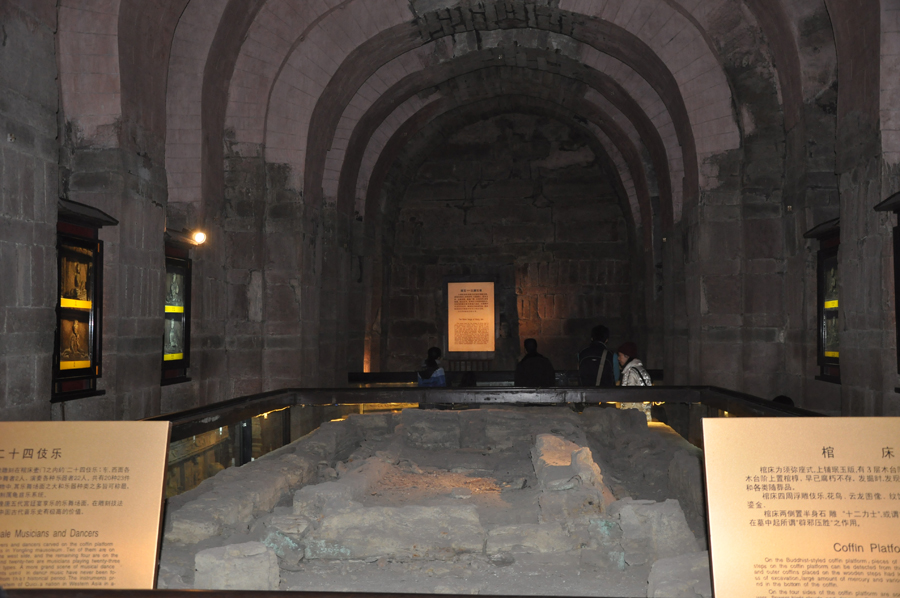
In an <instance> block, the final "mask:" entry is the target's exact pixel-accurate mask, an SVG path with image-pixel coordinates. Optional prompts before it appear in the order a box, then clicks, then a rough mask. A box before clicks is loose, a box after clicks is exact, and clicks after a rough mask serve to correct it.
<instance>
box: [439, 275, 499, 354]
mask: <svg viewBox="0 0 900 598" xmlns="http://www.w3.org/2000/svg"><path fill="white" fill-rule="evenodd" d="M495 322H496V318H495V316H494V283H493V282H448V283H447V351H448V352H450V353H462V352H465V353H493V352H494V349H495V337H496V333H495Z"/></svg>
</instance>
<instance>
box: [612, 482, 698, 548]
mask: <svg viewBox="0 0 900 598" xmlns="http://www.w3.org/2000/svg"><path fill="white" fill-rule="evenodd" d="M609 514H610V516H611V517H618V518H619V527H621V528H622V548H623V549H624V550H625V561H626V562H627V563H628V564H629V565H643V564H646V563H653V562H654V561H656V560H659V559H663V558H669V557H673V556H677V555H682V554H685V553H691V552H697V550H698V548H697V540H696V539H695V538H694V534H693V533H691V530H690V528H689V527H688V525H687V521H685V519H684V513H683V512H682V511H681V507H680V506H679V505H678V501H677V500H672V499H669V500H666V501H665V502H661V503H657V502H653V501H649V500H632V499H630V498H626V499H623V500H620V501H616V502H615V503H613V504H612V505H611V506H610V508H609Z"/></svg>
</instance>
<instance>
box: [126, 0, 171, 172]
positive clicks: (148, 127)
mask: <svg viewBox="0 0 900 598" xmlns="http://www.w3.org/2000/svg"><path fill="white" fill-rule="evenodd" d="M187 3H188V0H177V1H173V2H157V3H155V5H150V7H152V10H149V11H148V3H147V2H145V1H143V0H122V1H121V5H120V10H119V23H118V31H119V36H118V41H119V79H120V85H121V94H122V120H121V123H120V131H119V134H120V140H121V144H122V146H123V147H131V148H134V149H137V151H138V153H141V154H143V155H148V156H150V158H151V159H152V160H153V162H154V163H156V164H158V165H162V163H163V161H164V156H165V144H164V143H163V141H162V140H163V139H165V136H166V77H167V73H168V67H169V55H170V52H171V49H172V38H173V36H174V34H175V28H176V27H177V25H178V20H179V18H180V17H181V14H182V12H183V11H184V8H185V6H186V5H187ZM148 12H149V14H150V16H148Z"/></svg>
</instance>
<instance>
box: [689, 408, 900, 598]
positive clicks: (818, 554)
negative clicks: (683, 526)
mask: <svg viewBox="0 0 900 598" xmlns="http://www.w3.org/2000/svg"><path fill="white" fill-rule="evenodd" d="M703 443H704V455H705V457H704V458H705V461H706V486H707V502H708V508H709V533H710V551H711V555H712V574H713V587H714V594H715V595H716V596H727V597H728V598H780V597H785V598H787V597H790V596H797V597H799V598H804V597H818V596H822V597H827V596H835V597H838V596H890V597H900V418H896V417H894V418H891V417H878V418H804V419H800V418H797V419H794V418H760V419H757V418H722V419H705V420H704V421H703Z"/></svg>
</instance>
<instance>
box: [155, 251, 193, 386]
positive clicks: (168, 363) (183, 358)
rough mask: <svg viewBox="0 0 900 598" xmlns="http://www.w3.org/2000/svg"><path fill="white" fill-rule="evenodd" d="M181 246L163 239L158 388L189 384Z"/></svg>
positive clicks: (187, 270)
mask: <svg viewBox="0 0 900 598" xmlns="http://www.w3.org/2000/svg"><path fill="white" fill-rule="evenodd" d="M189 255H190V254H189V251H188V248H187V247H186V246H184V245H183V244H182V243H180V242H177V241H175V240H174V239H173V237H172V236H170V235H169V234H167V235H166V282H165V285H164V287H163V290H164V292H165V297H164V298H163V303H164V318H165V326H164V329H163V355H162V379H161V381H160V384H161V385H162V386H167V385H169V384H179V383H181V382H189V381H190V378H189V377H188V375H187V371H188V368H189V367H190V366H191V273H192V271H191V265H192V262H191V259H190V257H189Z"/></svg>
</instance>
